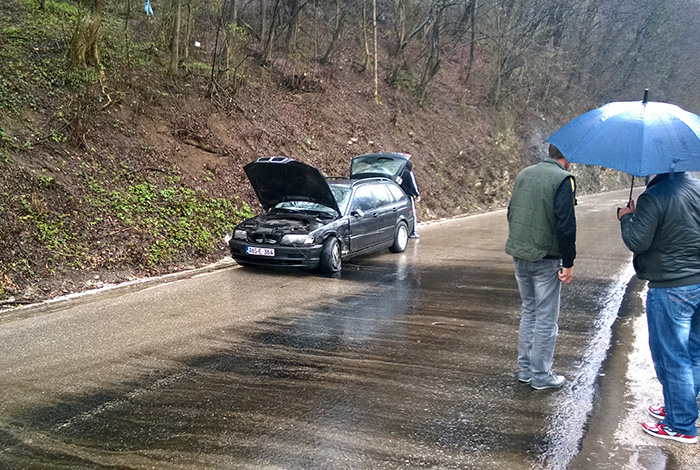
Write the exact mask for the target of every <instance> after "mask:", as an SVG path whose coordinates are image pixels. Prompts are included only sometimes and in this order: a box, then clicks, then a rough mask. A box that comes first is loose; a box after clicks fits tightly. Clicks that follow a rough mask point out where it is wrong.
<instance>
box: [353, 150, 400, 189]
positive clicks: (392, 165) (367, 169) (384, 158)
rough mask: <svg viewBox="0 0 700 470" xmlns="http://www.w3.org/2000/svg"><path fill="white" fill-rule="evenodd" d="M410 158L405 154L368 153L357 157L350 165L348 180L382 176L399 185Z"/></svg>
mask: <svg viewBox="0 0 700 470" xmlns="http://www.w3.org/2000/svg"><path fill="white" fill-rule="evenodd" d="M409 158H411V156H410V155H409V154H407V153H394V152H386V153H368V154H366V155H359V156H357V157H355V158H353V159H352V162H351V163H350V178H355V179H359V178H372V177H377V176H383V177H385V178H391V179H392V180H394V181H395V182H397V183H399V184H400V183H401V178H400V177H401V175H402V174H403V170H404V168H405V167H406V165H407V164H408V159H409Z"/></svg>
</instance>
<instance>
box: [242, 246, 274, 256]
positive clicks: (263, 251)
mask: <svg viewBox="0 0 700 470" xmlns="http://www.w3.org/2000/svg"><path fill="white" fill-rule="evenodd" d="M245 252H246V253H248V254H249V255H257V256H275V249H274V248H258V247H257V246H246V247H245Z"/></svg>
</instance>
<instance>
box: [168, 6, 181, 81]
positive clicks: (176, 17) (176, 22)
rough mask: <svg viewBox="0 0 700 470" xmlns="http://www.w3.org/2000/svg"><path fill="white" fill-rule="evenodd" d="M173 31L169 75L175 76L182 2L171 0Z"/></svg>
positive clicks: (178, 56)
mask: <svg viewBox="0 0 700 470" xmlns="http://www.w3.org/2000/svg"><path fill="white" fill-rule="evenodd" d="M172 9H173V29H172V35H171V40H170V67H169V68H168V70H169V71H170V74H171V75H176V74H177V66H178V64H179V62H180V26H181V24H182V13H181V12H182V0H173V3H172Z"/></svg>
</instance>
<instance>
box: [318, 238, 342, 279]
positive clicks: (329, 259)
mask: <svg viewBox="0 0 700 470" xmlns="http://www.w3.org/2000/svg"><path fill="white" fill-rule="evenodd" d="M318 267H319V269H320V270H321V272H322V273H325V274H331V273H337V272H338V271H340V268H341V257H340V242H339V241H338V239H337V238H335V237H328V238H327V239H326V241H325V242H323V248H322V249H321V259H320V260H319V263H318Z"/></svg>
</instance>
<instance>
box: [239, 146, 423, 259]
mask: <svg viewBox="0 0 700 470" xmlns="http://www.w3.org/2000/svg"><path fill="white" fill-rule="evenodd" d="M244 170H245V173H246V175H247V176H248V179H249V180H250V183H251V185H252V186H253V189H254V190H255V193H256V194H257V196H258V199H259V200H260V204H261V205H262V207H263V209H264V211H265V212H264V213H262V214H260V215H258V216H256V217H253V218H251V219H248V220H245V221H244V222H242V223H240V224H239V225H238V226H236V228H235V229H234V231H233V235H232V236H230V237H229V239H228V245H229V248H230V250H231V256H232V257H233V258H234V259H235V260H236V261H237V262H238V263H239V264H242V265H244V266H245V265H267V266H290V267H303V268H318V269H320V270H321V271H322V272H325V273H333V272H338V271H340V270H341V265H342V260H344V259H348V258H351V257H353V256H357V255H361V254H366V253H371V252H374V251H378V250H383V249H387V248H388V249H389V250H390V251H392V252H394V253H400V252H402V251H404V250H405V249H406V245H407V244H408V234H409V233H410V230H411V229H412V228H413V221H414V217H413V213H412V209H411V203H410V201H409V199H408V197H407V196H406V194H405V193H404V192H403V190H402V189H401V188H400V187H399V186H398V185H397V184H396V183H395V182H394V181H392V180H391V179H389V178H385V177H376V176H369V177H363V178H349V179H338V178H328V179H327V178H325V177H324V176H323V175H322V174H321V172H319V171H318V170H317V169H316V168H314V167H312V166H309V165H306V164H304V163H301V162H299V161H296V160H292V159H290V158H286V157H264V158H260V159H258V160H256V161H254V162H252V163H249V164H248V165H246V166H245V167H244Z"/></svg>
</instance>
